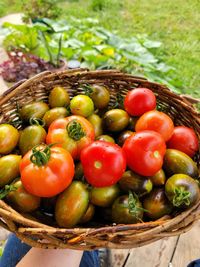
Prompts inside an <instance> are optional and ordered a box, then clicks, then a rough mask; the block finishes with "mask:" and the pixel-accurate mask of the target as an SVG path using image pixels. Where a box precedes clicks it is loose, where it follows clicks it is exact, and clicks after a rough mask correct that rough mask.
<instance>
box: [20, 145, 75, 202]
mask: <svg viewBox="0 0 200 267" xmlns="http://www.w3.org/2000/svg"><path fill="white" fill-rule="evenodd" d="M20 174H21V181H22V184H23V186H24V187H25V189H26V190H27V191H28V192H29V193H30V194H32V195H35V196H39V197H53V196H55V195H57V194H59V193H60V192H62V191H63V190H64V189H65V188H67V187H68V186H69V185H70V183H71V182H72V178H73V176H74V162H73V159H72V156H71V155H70V153H69V152H68V151H66V150H65V149H63V148H60V147H51V148H50V147H49V146H39V147H36V148H33V149H32V150H31V151H29V152H28V153H27V154H26V155H25V156H24V157H23V159H22V161H21V163H20Z"/></svg>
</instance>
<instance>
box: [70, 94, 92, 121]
mask: <svg viewBox="0 0 200 267" xmlns="http://www.w3.org/2000/svg"><path fill="white" fill-rule="evenodd" d="M70 110H71V113H72V114H74V115H80V116H83V117H88V116H90V115H92V113H93V112H94V103H93V101H92V99H91V98H90V97H89V96H87V95H77V96H74V97H73V98H72V100H71V102H70Z"/></svg>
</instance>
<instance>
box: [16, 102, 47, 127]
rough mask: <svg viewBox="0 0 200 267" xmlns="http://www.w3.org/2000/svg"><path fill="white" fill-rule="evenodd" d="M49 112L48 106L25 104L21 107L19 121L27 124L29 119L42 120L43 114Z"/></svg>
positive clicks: (33, 103) (42, 103) (38, 103)
mask: <svg viewBox="0 0 200 267" xmlns="http://www.w3.org/2000/svg"><path fill="white" fill-rule="evenodd" d="M48 110H49V106H48V105H47V104H46V103H44V102H41V101H40V102H32V103H30V104H27V105H25V106H23V107H22V108H21V109H20V111H19V114H20V117H21V119H22V120H23V121H24V122H26V123H29V120H30V119H31V118H37V119H42V117H43V116H44V114H45V113H46V112H47V111H48Z"/></svg>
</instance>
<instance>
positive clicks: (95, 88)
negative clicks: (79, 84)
mask: <svg viewBox="0 0 200 267" xmlns="http://www.w3.org/2000/svg"><path fill="white" fill-rule="evenodd" d="M83 89H84V91H85V93H86V94H87V95H88V96H89V97H91V98H92V100H93V102H94V105H95V107H96V108H98V109H103V108H105V107H107V105H108V103H109V101H110V93H109V91H108V90H107V89H106V87H105V86H103V85H99V84H93V85H85V86H84V87H83Z"/></svg>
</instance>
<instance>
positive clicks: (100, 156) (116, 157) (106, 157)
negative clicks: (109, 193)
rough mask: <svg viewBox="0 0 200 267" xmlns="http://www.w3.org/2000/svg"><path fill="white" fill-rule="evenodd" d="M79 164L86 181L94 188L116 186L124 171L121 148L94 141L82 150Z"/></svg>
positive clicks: (124, 163) (124, 164)
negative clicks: (81, 166)
mask: <svg viewBox="0 0 200 267" xmlns="http://www.w3.org/2000/svg"><path fill="white" fill-rule="evenodd" d="M81 163H82V165H83V172H84V176H85V178H86V180H87V181H88V183H89V184H91V185H92V186H95V187H104V186H111V185H113V184H116V183H117V182H118V180H119V179H120V178H121V177H122V174H123V173H124V171H125V170H126V159H125V155H124V153H123V151H122V149H121V147H119V146H118V145H116V144H113V143H110V142H105V141H95V142H93V143H92V144H90V145H89V146H87V147H86V148H84V149H83V150H82V152H81Z"/></svg>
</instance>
